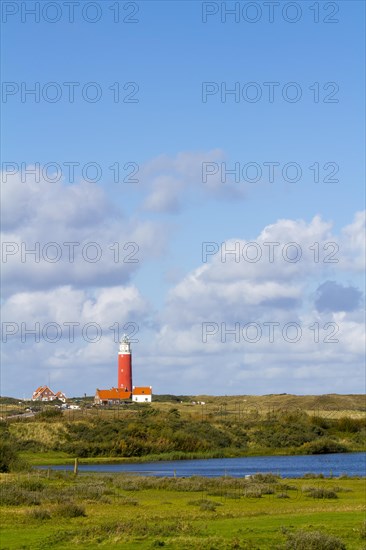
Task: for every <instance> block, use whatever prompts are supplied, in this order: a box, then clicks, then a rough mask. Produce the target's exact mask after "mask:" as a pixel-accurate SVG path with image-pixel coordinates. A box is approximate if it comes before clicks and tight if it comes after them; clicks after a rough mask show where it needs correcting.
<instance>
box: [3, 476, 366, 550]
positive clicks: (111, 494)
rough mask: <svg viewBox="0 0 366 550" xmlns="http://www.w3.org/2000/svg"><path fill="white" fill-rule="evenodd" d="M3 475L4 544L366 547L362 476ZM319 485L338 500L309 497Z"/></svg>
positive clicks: (45, 547) (56, 548) (56, 549)
mask: <svg viewBox="0 0 366 550" xmlns="http://www.w3.org/2000/svg"><path fill="white" fill-rule="evenodd" d="M0 480H1V482H2V483H1V489H2V490H1V491H0V494H1V495H2V496H3V497H5V498H3V505H2V508H1V512H2V518H3V533H2V544H3V546H4V548H8V549H9V550H19V548H22V547H26V548H27V549H29V550H33V549H34V550H39V549H42V550H61V549H65V548H72V549H75V550H76V549H77V548H85V549H88V550H89V549H90V550H96V549H97V548H98V547H99V546H101V547H106V548H123V549H127V550H128V549H132V550H133V549H135V548H141V550H146V549H148V548H152V547H153V546H152V545H153V544H157V543H158V542H159V543H164V546H166V547H167V548H169V549H176V550H182V549H184V548H187V549H188V548H189V549H190V550H191V549H196V548H197V549H199V548H202V550H203V549H205V550H206V548H217V549H218V550H221V549H225V550H226V549H228V550H229V549H233V548H238V549H253V550H254V549H255V550H258V549H260V550H267V549H271V550H272V549H273V550H277V549H281V550H282V549H284V548H286V549H287V548H291V549H299V550H302V549H306V550H313V549H316V550H318V549H322V550H324V549H326V548H328V547H327V546H324V547H322V546H319V544H322V543H323V542H324V540H326V539H325V538H324V536H325V535H327V536H328V535H329V537H336V538H338V539H339V540H340V541H341V542H342V541H344V544H345V545H346V546H347V549H348V550H351V549H352V550H362V549H363V548H364V546H365V544H364V543H365V539H364V538H362V536H364V535H363V533H364V532H365V527H364V525H362V527H361V520H362V511H361V510H362V503H363V484H364V480H362V479H349V480H348V479H347V480H340V479H339V478H337V479H324V480H321V482H320V483H321V487H319V486H316V483H314V484H312V485H310V484H309V487H306V486H305V487H304V481H303V480H301V479H293V480H291V483H288V482H287V480H284V479H281V478H280V477H278V476H274V477H272V475H266V476H252V477H251V478H232V477H229V476H227V477H222V478H204V477H200V476H195V477H192V478H173V477H172V478H158V477H140V476H137V475H135V476H134V475H124V474H115V475H113V476H111V475H102V474H100V475H98V474H80V475H78V476H74V475H73V474H72V473H64V472H62V473H60V472H51V473H50V475H49V477H48V474H47V472H37V473H34V474H31V475H26V474H19V475H13V474H3V477H1V476H0ZM34 489H39V490H34ZM319 489H323V490H324V489H326V490H328V491H333V492H334V493H335V494H337V495H338V499H333V498H331V499H328V498H324V496H322V497H321V498H318V497H317V498H314V499H313V498H309V490H310V492H311V491H313V490H317V491H319ZM304 490H305V492H303V491H304ZM134 491H135V492H134ZM19 495H20V498H19ZM323 495H324V493H323ZM35 496H36V497H37V503H35V502H34V497H35ZM281 525H284V526H285V528H286V532H285V533H281V530H280V527H281ZM298 531H304V532H306V533H305V534H298V533H297V532H298ZM312 531H319V532H321V533H322V535H323V538H321V539H320V538H319V537H320V535H319V536H318V535H314V534H309V533H310V532H312ZM291 537H292V538H291ZM287 539H288V540H287ZM330 540H331V541H333V539H332V538H331V539H330ZM290 541H291V542H290ZM319 541H320V542H319ZM322 541H323V542H322ZM286 544H288V545H289V544H292V546H286ZM295 544H297V545H298V546H295ZM304 544H307V546H304ZM314 544H318V546H314ZM324 544H328V543H327V542H325V543H324ZM337 544H338V543H337ZM342 544H343V542H342ZM299 545H300V546H299ZM301 545H303V546H301ZM337 548H342V546H334V549H335V550H337ZM332 550H333V547H332Z"/></svg>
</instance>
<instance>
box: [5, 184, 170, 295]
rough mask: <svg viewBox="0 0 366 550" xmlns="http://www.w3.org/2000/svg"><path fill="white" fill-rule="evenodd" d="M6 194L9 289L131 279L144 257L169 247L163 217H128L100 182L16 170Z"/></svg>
mask: <svg viewBox="0 0 366 550" xmlns="http://www.w3.org/2000/svg"><path fill="white" fill-rule="evenodd" d="M3 195H4V196H3V204H4V207H3V219H4V232H3V233H2V242H3V245H2V252H3V284H4V287H5V288H6V290H7V292H8V293H12V292H16V291H17V290H19V289H24V290H26V289H28V288H34V289H37V288H39V289H42V288H52V287H56V286H59V285H64V284H71V285H75V286H84V285H93V286H106V285H116V284H121V283H126V282H128V281H129V279H130V278H131V276H132V275H133V273H135V272H136V271H137V270H138V269H139V267H140V265H141V262H142V261H146V260H148V259H151V258H157V257H160V256H161V254H162V253H163V251H164V250H165V243H166V231H165V229H164V227H163V226H162V224H160V223H158V222H152V221H143V220H136V219H134V218H127V217H126V216H125V215H123V213H121V212H119V211H118V210H117V208H116V207H115V206H114V205H112V204H111V203H110V202H109V201H108V199H107V197H106V195H105V193H104V191H103V189H102V188H101V187H100V186H98V185H97V184H94V183H86V182H83V181H81V182H80V183H76V184H73V185H65V184H63V183H62V182H61V181H60V182H57V183H50V182H47V181H44V180H42V179H41V180H40V182H39V183H35V182H34V181H32V180H29V181H27V182H26V183H23V182H22V181H21V179H20V176H19V175H14V176H9V175H8V176H7V181H6V182H4V183H3ZM72 243H74V244H72ZM31 251H34V253H32V252H31Z"/></svg>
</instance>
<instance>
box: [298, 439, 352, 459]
mask: <svg viewBox="0 0 366 550" xmlns="http://www.w3.org/2000/svg"><path fill="white" fill-rule="evenodd" d="M300 449H301V451H302V452H304V453H305V454H308V455H320V454H327V453H347V452H348V450H349V449H348V447H346V445H342V444H341V443H338V442H337V441H334V440H333V439H330V438H329V437H324V438H322V439H317V440H316V441H310V442H309V443H304V444H303V445H302V446H301V447H300Z"/></svg>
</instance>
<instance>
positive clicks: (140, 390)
mask: <svg viewBox="0 0 366 550" xmlns="http://www.w3.org/2000/svg"><path fill="white" fill-rule="evenodd" d="M132 394H133V395H151V394H152V390H151V388H150V386H139V387H135V388H133V390H132Z"/></svg>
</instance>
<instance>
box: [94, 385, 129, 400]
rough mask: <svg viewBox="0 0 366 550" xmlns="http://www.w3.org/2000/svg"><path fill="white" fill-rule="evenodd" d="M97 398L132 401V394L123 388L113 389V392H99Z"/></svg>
mask: <svg viewBox="0 0 366 550" xmlns="http://www.w3.org/2000/svg"><path fill="white" fill-rule="evenodd" d="M96 396H97V397H99V399H130V397H131V392H130V391H126V390H124V389H123V388H112V389H111V390H97V391H96Z"/></svg>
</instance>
